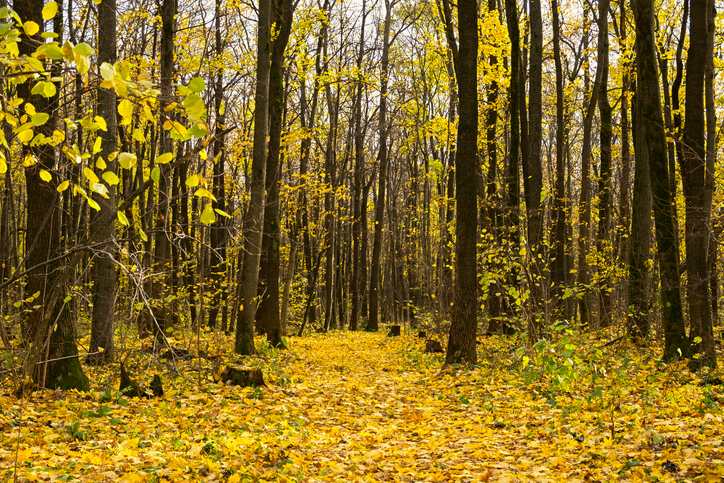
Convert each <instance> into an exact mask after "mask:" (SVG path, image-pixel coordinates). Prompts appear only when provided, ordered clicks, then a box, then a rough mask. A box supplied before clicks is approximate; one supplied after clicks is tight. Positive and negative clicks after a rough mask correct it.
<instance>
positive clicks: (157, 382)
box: [150, 374, 163, 397]
mask: <svg viewBox="0 0 724 483" xmlns="http://www.w3.org/2000/svg"><path fill="white" fill-rule="evenodd" d="M150 389H151V392H152V393H153V397H162V396H163V385H162V384H161V376H159V375H158V374H156V375H154V376H153V381H151V386H150Z"/></svg>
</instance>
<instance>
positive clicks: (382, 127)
mask: <svg viewBox="0 0 724 483" xmlns="http://www.w3.org/2000/svg"><path fill="white" fill-rule="evenodd" d="M396 3H397V2H396V0H385V24H384V30H383V34H382V60H381V61H380V109H379V136H380V152H379V158H378V159H379V163H380V167H379V178H378V181H377V200H376V201H375V235H374V239H373V242H372V262H371V265H370V271H371V274H370V292H369V297H370V313H369V320H368V321H367V327H366V330H368V331H372V332H374V331H377V330H378V329H379V321H378V317H379V313H378V312H379V306H380V302H379V301H380V294H379V292H380V275H381V274H380V269H381V267H380V256H381V254H382V231H383V230H384V226H385V188H386V184H387V164H388V149H387V136H388V133H389V127H388V125H387V122H388V120H387V86H388V83H389V75H390V25H391V23H392V9H393V8H394V6H395V4H396Z"/></svg>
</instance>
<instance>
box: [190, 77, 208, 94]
mask: <svg viewBox="0 0 724 483" xmlns="http://www.w3.org/2000/svg"><path fill="white" fill-rule="evenodd" d="M205 88H206V82H205V81H204V79H202V78H201V77H195V78H193V79H192V80H191V82H189V89H191V91H192V92H194V93H199V92H201V91H203V90H204V89H205Z"/></svg>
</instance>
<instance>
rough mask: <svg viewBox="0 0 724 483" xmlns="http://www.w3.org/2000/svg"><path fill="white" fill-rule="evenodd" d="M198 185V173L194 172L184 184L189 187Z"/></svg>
mask: <svg viewBox="0 0 724 483" xmlns="http://www.w3.org/2000/svg"><path fill="white" fill-rule="evenodd" d="M198 185H199V175H198V174H194V175H192V176H191V177H190V178H189V179H187V180H186V186H188V187H189V188H194V187H196V186H198Z"/></svg>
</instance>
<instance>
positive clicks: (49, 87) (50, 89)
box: [40, 82, 58, 98]
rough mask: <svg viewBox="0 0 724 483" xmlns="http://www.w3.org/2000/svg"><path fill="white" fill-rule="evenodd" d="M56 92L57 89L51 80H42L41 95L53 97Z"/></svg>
mask: <svg viewBox="0 0 724 483" xmlns="http://www.w3.org/2000/svg"><path fill="white" fill-rule="evenodd" d="M56 92H58V89H56V88H55V84H53V83H52V82H43V90H42V91H41V92H40V95H41V96H43V97H45V98H48V97H53V96H54V95H55V93H56Z"/></svg>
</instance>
